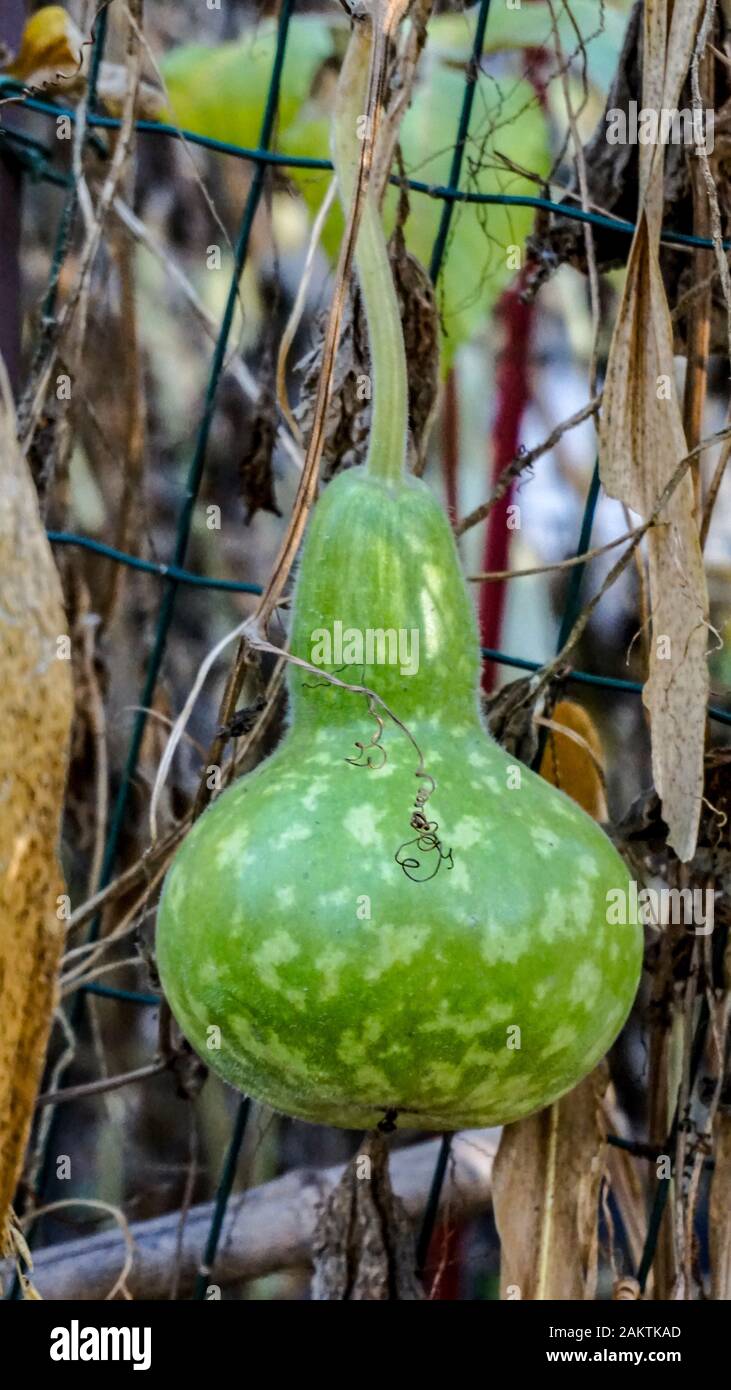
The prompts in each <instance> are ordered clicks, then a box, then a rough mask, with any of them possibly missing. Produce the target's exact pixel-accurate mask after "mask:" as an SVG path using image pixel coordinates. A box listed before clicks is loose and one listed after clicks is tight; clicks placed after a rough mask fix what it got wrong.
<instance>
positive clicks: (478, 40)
mask: <svg viewBox="0 0 731 1390" xmlns="http://www.w3.org/2000/svg"><path fill="white" fill-rule="evenodd" d="M490 3H491V0H481V3H480V10H479V14H478V16H477V24H476V26H475V37H474V39H473V41H472V52H471V54H470V61H469V63H468V65H467V71H466V74H465V83H464V94H463V96H462V110H461V111H460V113H459V125H458V126H457V139H456V140H455V142H454V151H453V154H452V166H451V168H450V171H449V185H448V186H449V188H450V189H452V188H453V189H455V190H457V189H458V188H459V181H460V179H461V177H462V161H463V159H464V151H465V145H466V143H467V135H468V133H469V129H470V120H471V117H472V107H473V106H474V103H475V91H476V88H477V78H478V77H479V74H480V59H481V57H482V50H483V47H484V43H485V29H486V28H487V21H488V19H489V17H490ZM456 201H457V199H456V198H452V197H450V198H447V199H446V200H445V203H444V207H443V208H442V215H441V217H440V219H439V227H438V229H437V234H436V237H435V239H434V247H433V249H432V256H431V262H430V265H429V276H430V278H431V282H432V284H433V285H436V283H437V280H438V279H439V272H440V270H441V268H442V261H443V260H444V253H445V251H446V249H447V238H448V236H449V228H450V226H451V225H452V216H453V214H454V204H455V202H456Z"/></svg>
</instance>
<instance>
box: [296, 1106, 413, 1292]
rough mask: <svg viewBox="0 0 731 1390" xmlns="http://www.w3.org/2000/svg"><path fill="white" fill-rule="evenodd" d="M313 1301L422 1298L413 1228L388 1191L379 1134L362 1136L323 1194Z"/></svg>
mask: <svg viewBox="0 0 731 1390" xmlns="http://www.w3.org/2000/svg"><path fill="white" fill-rule="evenodd" d="M313 1258H314V1266H315V1274H314V1279H313V1285H312V1297H313V1298H314V1299H316V1300H318V1301H326V1300H338V1301H363V1300H369V1301H370V1300H374V1301H378V1302H383V1301H385V1300H395V1301H400V1302H403V1301H413V1300H418V1299H423V1297H424V1291H423V1289H422V1287H421V1285H420V1283H419V1281H418V1279H417V1277H416V1273H415V1270H416V1248H415V1242H414V1232H413V1229H412V1226H411V1222H410V1221H409V1218H408V1216H407V1214H406V1209H405V1207H404V1205H403V1203H402V1202H401V1201H400V1199H399V1198H398V1197H396V1196H395V1195H394V1192H393V1189H392V1187H391V1180H390V1178H389V1173H388V1149H387V1147H386V1142H385V1140H384V1139H383V1137H382V1136H381V1135H380V1134H378V1133H374V1134H370V1135H368V1136H367V1137H366V1138H365V1139H364V1141H363V1143H362V1144H361V1146H360V1149H359V1151H358V1153H357V1154H356V1155H355V1158H353V1160H352V1161H351V1162H350V1163H349V1164H348V1167H347V1168H346V1169H345V1172H344V1173H343V1176H342V1178H341V1179H340V1182H339V1183H338V1184H337V1186H336V1187H335V1188H333V1191H332V1192H331V1193H330V1195H329V1196H328V1198H327V1199H326V1201H325V1203H324V1205H323V1207H322V1211H321V1213H320V1217H319V1220H318V1224H317V1229H316V1232H315V1236H314V1240H313Z"/></svg>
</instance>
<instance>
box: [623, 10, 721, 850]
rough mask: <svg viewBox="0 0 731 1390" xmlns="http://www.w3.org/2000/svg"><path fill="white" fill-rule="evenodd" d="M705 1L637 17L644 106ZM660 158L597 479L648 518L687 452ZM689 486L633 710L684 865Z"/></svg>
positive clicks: (698, 733)
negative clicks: (646, 734) (647, 738)
mask: <svg viewBox="0 0 731 1390" xmlns="http://www.w3.org/2000/svg"><path fill="white" fill-rule="evenodd" d="M703 7H704V0H676V4H675V6H674V9H673V14H672V24H671V26H670V32H669V33H668V26H667V0H648V3H647V4H646V6H645V32H644V55H645V58H644V64H643V105H644V106H654V107H656V108H657V109H659V108H660V107H666V108H672V107H674V106H675V105H676V103H677V100H678V99H679V94H680V89H681V87H682V83H683V79H684V77H685V75H686V73H687V70H688V65H689V63H690V57H691V52H692V47H693V42H694V38H695V32H696V29H697V26H698V22H699V19H700V15H701V12H702V10H703ZM663 162H664V161H663V147H662V145H659V144H658V145H655V146H642V147H641V150H640V196H641V199H642V207H641V212H640V216H639V219H638V225H637V230H636V232H635V236H634V240H633V244H632V249H631V252H630V257H629V262H628V266H627V277H626V281H625V287H624V292H623V295H622V302H621V304H620V308H619V313H618V315H617V322H616V324H615V328H614V335H613V338H612V345H611V349H610V354H609V361H608V365H607V379H606V385H605V389H604V399H603V405H602V412H601V422H600V430H599V447H600V460H601V477H602V482H603V484H604V487H605V488H606V490H607V492H608V493H609V494H610V496H612V497H618V498H619V499H620V500H621V501H623V502H625V503H626V504H627V506H628V507H631V508H632V510H633V511H635V512H638V513H639V515H640V516H643V517H647V516H648V515H649V514H650V513H651V512H652V510H653V507H654V505H655V503H656V501H657V498H658V497H659V495H660V494H661V492H662V490H663V488H664V487H665V485H666V484H667V482H668V481H669V479H670V478H671V476H672V474H673V472H674V470H675V469H676V468H677V466H678V463H679V462H680V460H681V459H682V458H683V457H684V455H685V454H686V452H687V445H686V439H685V435H684V432H683V425H682V416H681V411H680V404H679V402H678V398H677V390H676V384H675V377H674V363H673V329H672V323H671V319H670V312H669V308H668V303H667V297H666V294H665V288H664V285H663V281H662V275H661V272H660V263H659V236H660V227H661V221H662V210H663ZM694 505H695V502H694V493H693V484H692V480H691V477H690V474H687V475H686V476H685V477H684V478H683V480H682V482H681V483H680V485H679V486H678V487H677V488H676V489H675V492H674V493H673V495H672V497H671V499H670V501H669V502H668V504H667V506H666V508H665V510H664V511H663V513H662V515H661V518H660V520H661V522H662V524H661V525H658V526H656V527H654V528H653V529H652V530H651V532H650V533H649V537H648V550H649V569H650V597H651V608H652V624H653V633H652V642H651V645H650V669H649V674H648V680H647V683H646V685H645V689H644V693H643V699H644V702H645V705H646V707H647V709H648V711H649V715H650V727H651V734H652V767H653V774H654V778H655V784H656V786H657V790H658V793H659V795H660V798H661V800H662V805H663V814H664V817H665V820H666V821H667V824H668V827H669V835H668V840H669V843H670V845H671V846H672V848H673V849H674V850H675V852H676V853H677V855H678V856H679V858H680V859H681V860H683V861H684V862H685V861H687V860H689V859H691V858H692V856H693V852H694V849H695V845H696V839H697V835H698V821H699V816H700V811H701V797H702V791H703V754H704V745H705V725H706V705H707V702H708V689H709V683H708V666H707V660H706V650H707V645H708V628H707V623H708V594H707V590H706V580H705V574H704V570H703V557H702V552H701V548H700V543H699V539H698V525H697V519H696V517H695V514H694Z"/></svg>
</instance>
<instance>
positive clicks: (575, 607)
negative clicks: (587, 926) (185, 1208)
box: [0, 0, 731, 1299]
mask: <svg viewBox="0 0 731 1390" xmlns="http://www.w3.org/2000/svg"><path fill="white" fill-rule="evenodd" d="M490 5H491V0H480V4H479V9H478V12H477V18H476V22H475V31H474V41H473V45H472V52H471V56H470V59H469V62H468V63H467V64H466V67H465V87H464V96H463V101H462V106H461V110H460V113H459V119H458V123H457V128H456V132H455V140H454V146H453V151H454V152H453V158H452V164H451V169H450V178H449V183H448V185H446V186H440V185H433V184H429V183H425V182H422V181H419V180H416V179H411V178H399V177H397V176H393V177H392V179H391V182H392V183H394V184H396V185H398V186H404V185H405V186H406V187H407V188H408V189H409V190H411V191H413V192H415V193H418V194H422V195H424V196H427V197H430V198H436V199H439V200H441V201H442V202H443V204H444V206H443V209H442V213H441V217H440V220H439V226H438V230H437V235H436V238H435V242H434V247H433V252H432V256H431V260H430V267H429V269H430V276H431V279H432V282H433V283H434V284H435V285H436V283H437V281H438V279H439V275H440V272H441V269H442V266H443V263H444V259H445V256H446V253H447V246H448V238H449V231H450V225H451V220H452V216H453V212H454V207H455V204H457V203H478V204H486V205H489V204H498V205H502V206H518V207H530V208H535V209H540V210H544V211H549V212H553V213H556V214H558V215H560V216H561V217H566V218H570V219H575V220H577V221H580V222H585V223H589V224H591V225H593V226H596V227H601V228H605V229H607V230H611V231H614V232H617V233H619V234H621V235H626V236H631V235H632V233H633V232H634V230H635V226H634V223H632V222H629V221H626V220H624V219H621V218H616V217H612V216H609V215H605V214H603V213H598V212H594V211H591V210H589V209H586V208H583V207H580V206H577V205H574V204H572V203H571V202H560V203H559V202H556V201H554V200H553V199H551V198H549V197H547V196H538V195H536V196H531V195H511V194H502V193H500V194H497V193H495V194H488V193H479V192H474V191H470V190H465V189H462V188H460V187H459V183H460V178H461V173H462V164H463V157H464V151H465V145H466V140H467V135H468V131H469V124H470V116H471V112H472V106H473V102H474V96H475V89H476V85H477V81H478V78H479V74H480V63H481V57H482V52H483V47H484V40H485V33H486V29H487V24H488V21H489V14H490ZM294 9H295V0H281V5H280V9H279V15H278V20H277V28H276V44H275V52H274V58H273V63H272V69H271V76H270V81H269V87H268V93H267V98H266V102H265V106H264V111H263V114H262V121H261V128H260V135H259V144H258V146H257V147H255V148H248V147H245V146H240V145H235V144H232V143H229V142H226V141H223V140H217V139H213V138H211V137H208V136H204V135H201V134H199V133H196V132H194V131H191V130H185V129H181V128H180V127H178V126H175V125H171V124H167V123H164V122H157V121H150V120H138V121H136V122H135V127H136V130H137V132H139V133H140V134H144V135H147V134H149V135H157V136H161V135H162V136H168V137H170V138H172V139H176V140H184V141H186V142H189V143H190V144H194V145H199V146H202V147H203V148H205V149H207V150H210V151H212V152H215V153H218V154H222V155H227V156H231V157H234V158H237V159H242V160H246V161H248V162H249V163H252V164H253V165H254V166H255V170H254V176H253V178H252V181H251V184H250V187H249V191H248V195H247V199H246V203H245V206H244V210H243V214H242V217H241V222H240V226H239V232H238V236H237V240H236V243H235V250H234V265H233V272H232V275H231V280H230V285H229V290H228V295H227V299H226V305H225V310H224V313H223V317H222V320H221V326H220V331H219V333H218V336H217V339H216V342H215V346H214V350H213V355H212V358H211V363H210V368H209V374H208V382H207V387H206V392H205V399H204V406H203V412H202V415H201V418H200V422H199V426H198V432H197V437H196V441H195V446H194V449H193V455H192V459H191V463H190V467H189V470H188V475H187V480H186V485H185V489H184V492H183V496H182V499H181V503H180V509H179V512H178V517H177V524H176V532H175V542H174V546H173V552H172V556H171V559H170V562H169V563H168V564H155V563H153V562H150V561H147V560H143V559H141V558H139V557H136V556H133V555H130V554H127V553H126V552H124V551H120V550H117V549H115V548H114V547H112V546H109V545H106V544H105V543H104V542H101V541H98V540H95V539H93V538H91V537H87V536H81V535H77V534H75V533H72V532H64V531H50V532H49V539H50V540H51V542H52V543H53V544H55V545H59V546H62V545H63V546H78V547H83V548H85V549H87V550H90V551H93V552H95V553H96V554H98V555H101V556H104V557H106V558H107V559H109V560H110V561H112V562H113V563H118V564H122V565H126V566H128V567H130V568H132V569H135V570H139V571H142V572H144V573H148V574H152V575H155V576H157V577H158V578H159V579H160V581H161V582H162V583H163V585H164V593H163V597H162V601H161V603H160V608H159V613H158V617H157V623H156V627H155V632H154V639H153V643H152V648H151V652H150V656H149V659H148V661H147V666H146V671H145V679H144V683H143V687H142V690H141V693H140V697H139V701H138V705H137V713H136V715H135V720H134V724H133V728H132V734H131V738H130V742H129V746H128V750H127V756H126V760H125V763H124V767H123V771H122V775H121V780H120V784H119V788H118V791H117V795H116V799H115V802H114V806H113V810H112V815H111V820H110V826H109V833H108V836H107V840H106V846H105V853H104V859H103V865H102V871H101V875H100V881H99V890H100V891H101V890H103V889H104V888H106V887H107V886H108V885H109V884H110V882H111V878H112V873H113V869H114V865H115V862H116V858H117V852H118V849H119V844H120V838H121V834H122V830H123V827H124V824H125V816H126V813H127V809H128V803H129V795H130V790H131V787H132V782H133V778H134V776H135V771H136V768H137V763H138V759H139V755H140V749H141V745H142V739H143V735H144V732H145V726H146V722H147V715H148V711H149V709H150V708H151V706H152V704H153V699H154V695H155V691H156V688H157V684H158V679H159V675H160V670H161V666H162V662H163V659H164V656H165V651H166V647H167V641H168V636H169V633H170V627H171V623H172V620H173V615H174V611H175V606H176V601H177V597H178V594H179V592H180V589H181V587H184V586H194V587H196V588H199V589H206V590H212V591H215V590H225V591H228V592H234V593H243V594H260V593H261V588H260V586H258V585H256V584H251V583H238V582H236V581H233V580H225V579H216V578H209V577H206V576H203V575H198V574H194V573H192V572H191V571H189V570H187V569H186V568H185V558H186V553H187V550H188V543H189V538H190V533H191V526H192V521H193V515H194V510H195V507H196V503H197V500H198V496H199V492H200V487H201V482H202V479H203V475H204V470H205V466H206V454H207V448H208V442H209V435H210V430H211V425H212V421H213V417H214V412H215V408H216V403H217V395H218V389H219V384H220V381H221V377H222V373H223V371H224V368H225V357H226V350H227V346H228V341H229V337H230V333H231V328H232V323H233V319H234V311H235V307H236V303H237V299H238V294H239V282H240V279H241V275H242V273H243V271H244V268H245V266H246V263H247V259H248V254H249V245H250V238H251V231H252V226H253V222H254V217H255V215H256V212H257V209H258V207H259V204H260V202H261V198H262V194H263V192H264V190H265V187H266V178H267V173H268V171H269V169H271V168H288V169H292V168H297V169H312V170H329V169H331V168H332V165H331V163H330V161H329V160H324V159H309V158H305V157H300V156H293V155H288V154H286V153H282V152H279V151H277V150H275V149H273V148H272V147H271V146H272V140H273V135H274V130H275V124H276V118H277V111H278V104H279V94H280V88H281V80H282V70H283V66H284V60H285V55H286V49H287V41H288V37H289V29H290V21H291V19H292V15H293V12H294ZM107 13H108V11H107V7H106V5H105V6H103V7H102V8H101V9H100V11H99V13H98V16H97V19H96V23H95V27H94V34H93V46H92V57H91V63H90V73H89V83H88V91H87V103H86V109H85V112H84V116H83V119H84V122H85V127H86V129H85V131H84V137H85V140H86V141H87V142H92V143H94V144H95V145H96V147H97V150H98V152H100V153H101V154H106V149H105V146H104V144H103V142H100V141H99V139H98V137H97V136H95V135H94V134H93V132H94V131H95V130H100V131H103V130H117V129H119V127H120V124H121V123H120V121H119V120H118V119H116V118H114V117H111V116H107V115H104V114H102V113H100V112H99V111H98V110H97V109H96V105H97V102H96V91H97V83H98V75H99V70H100V65H101V62H102V58H103V54H104V48H105V42H106V35H107ZM0 90H1V91H2V93H3V94H4V95H5V96H8V97H13V96H15V97H17V99H18V101H19V103H20V104H22V105H24V106H26V107H27V108H28V109H30V110H32V111H36V112H39V113H42V114H44V115H46V116H49V117H54V118H57V117H59V116H66V117H68V119H69V120H70V121H72V122H76V121H77V120H78V119H79V113H78V112H77V111H76V110H75V109H73V108H69V107H66V106H63V105H60V104H56V103H54V102H50V101H45V100H43V99H41V98H39V97H36V96H33V95H31V94H29V93H28V91H27V89H25V88H24V87H23V85H22V84H20V83H17V82H15V81H12V80H9V79H0ZM2 143H4V144H5V145H6V146H10V147H11V149H12V152H13V154H14V155H15V157H16V159H18V160H19V161H20V162H21V164H22V165H23V166H24V167H25V169H26V170H27V172H28V174H29V176H30V177H32V178H34V179H43V180H46V181H48V182H51V183H54V184H58V185H60V186H63V187H66V188H67V189H68V196H67V199H66V201H65V204H64V208H63V210H62V213H61V217H60V220H59V225H58V229H57V235H56V242H55V248H54V253H53V258H52V263H51V271H50V277H49V284H48V290H47V294H46V299H45V302H44V305H43V314H42V322H43V323H48V322H49V321H50V320H51V319H52V315H53V310H54V306H55V301H56V294H57V287H58V283H59V277H60V273H61V269H62V266H63V263H64V259H65V256H66V253H67V251H68V249H69V245H70V242H71V238H72V233H73V226H74V221H75V214H76V207H77V193H76V187H75V181H74V177H73V174H67V173H64V172H63V171H60V170H58V169H56V168H54V165H53V151H52V149H51V148H50V147H49V146H47V145H46V144H45V143H44V142H43V141H41V140H39V139H37V138H35V137H32V136H28V135H27V134H24V133H22V132H18V131H11V130H8V129H0V148H2ZM663 240H664V241H665V242H666V243H667V244H671V245H679V246H686V247H689V248H692V247H713V245H714V243H713V242H712V241H711V240H708V239H705V238H703V237H697V236H693V235H691V234H688V233H683V232H680V231H676V230H673V229H665V230H664V231H663ZM724 245H725V246H726V247H727V248H729V249H731V242H725V243H724ZM598 497H599V482H598V471H597V470H595V473H594V477H593V480H592V483H591V486H590V488H589V492H588V495H587V499H586V505H585V509H584V515H583V519H582V524H581V531H580V535H579V538H578V545H577V550H576V555H577V556H581V555H584V554H585V552H586V550H587V549H588V547H589V544H590V540H591V532H592V527H593V522H594V515H595V510H596V506H597V501H598ZM585 568H586V565H585V563H579V564H577V565H576V566H575V568H574V570H573V573H572V578H571V582H570V585H569V588H568V593H567V597H566V602H565V607H564V611H563V615H562V619H561V625H560V633H561V635H560V639H559V650H560V648H561V646H562V644H563V640H564V638H565V636H566V635H567V634H568V633H569V631H570V630H571V627H572V625H573V623H574V621H575V619H576V617H577V614H578V611H579V601H580V595H581V586H582V580H583V577H584V572H585ZM482 654H483V657H484V658H485V659H487V660H490V661H495V662H498V663H501V664H504V665H507V666H510V667H515V668H517V669H520V670H525V671H536V670H539V669H540V667H539V664H538V663H537V662H532V661H528V660H526V659H524V658H521V657H517V656H510V655H508V654H507V653H505V652H502V651H498V650H494V649H492V648H487V647H484V648H483V649H482ZM565 679H566V680H568V681H571V682H575V683H578V684H584V685H590V686H598V687H600V688H603V689H606V690H613V691H618V692H628V693H632V694H639V693H640V692H641V690H642V686H641V685H640V684H639V683H638V682H634V681H630V680H622V679H619V678H613V677H610V676H600V675H594V674H592V673H589V672H585V671H577V670H573V669H571V670H567V671H566V674H565ZM709 715H710V716H711V717H712V718H713V719H715V720H717V721H719V722H720V723H723V724H731V711H728V710H724V709H721V708H717V707H711V708H710V709H709ZM100 924H101V913H98V914H97V915H96V916H95V918H94V919H93V921H92V923H91V926H90V929H89V940H94V939H95V938H96V936H97V935H98V933H99V930H100ZM86 994H93V995H98V996H101V997H104V998H109V999H116V1000H121V1001H124V1002H126V1003H129V1004H137V1005H141V1006H150V1007H158V1006H159V1005H160V998H159V996H158V995H156V994H147V993H144V992H140V991H134V990H125V989H117V988H115V987H113V986H109V985H103V984H99V983H96V982H92V983H87V984H84V985H81V986H80V987H79V989H78V991H77V993H76V995H75V999H74V1004H73V1005H72V1009H71V1021H72V1024H78V1022H79V1019H80V1017H81V1011H82V1009H83V1000H84V996H85V995H86ZM706 1015H707V1010H706ZM707 1024H708V1019H707V1016H706V1017H705V1018H703V1017H701V1019H700V1020H699V1024H698V1031H697V1034H696V1047H695V1056H696V1058H697V1059H699V1058H700V1052H701V1050H702V1040H703V1037H704V1036H705V1029H706V1028H707ZM696 1064H697V1063H696ZM249 1114H250V1105H249V1101H248V1098H247V1097H242V1098H241V1100H240V1101H239V1104H238V1107H237V1111H236V1116H235V1120H234V1125H233V1129H232V1134H231V1138H230V1141H229V1145H228V1149H227V1152H226V1155H225V1158H224V1162H223V1166H222V1171H221V1177H220V1180H219V1184H218V1187H217V1190H216V1195H215V1200H214V1205H213V1215H212V1219H211V1224H210V1229H209V1233H208V1238H207V1241H206V1246H205V1251H204V1253H203V1256H202V1260H201V1265H200V1268H199V1273H198V1278H197V1280H196V1285H195V1291H194V1298H196V1299H204V1298H205V1297H206V1291H207V1288H208V1286H209V1280H210V1278H211V1275H212V1273H213V1272H214V1268H215V1260H216V1254H217V1248H218V1241H219V1237H220V1233H221V1229H222V1225H223V1221H224V1217H225V1213H226V1208H227V1204H228V1201H229V1197H230V1195H231V1192H232V1189H233V1184H234V1181H235V1175H236V1167H237V1162H238V1158H239V1155H240V1151H241V1146H242V1144H243V1141H244V1137H245V1134H246V1128H247V1120H248V1117H249ZM677 1124H678V1116H677V1114H676V1116H675V1118H674V1121H673V1129H672V1130H671V1134H670V1136H669V1138H668V1145H667V1151H668V1152H672V1150H671V1148H670V1143H671V1139H672V1134H673V1133H674V1131H675V1129H676V1128H677ZM52 1132H53V1131H52V1126H51V1127H49V1131H48V1133H47V1136H46V1143H45V1150H46V1158H47V1157H48V1153H49V1151H50V1144H51V1139H52ZM609 1138H610V1142H614V1143H616V1144H618V1145H620V1146H621V1147H625V1148H631V1149H633V1151H634V1152H636V1153H639V1152H640V1150H641V1148H642V1146H641V1145H635V1146H633V1145H631V1144H629V1143H628V1142H627V1141H623V1140H621V1139H619V1138H618V1137H617V1136H609ZM449 1151H450V1136H445V1137H444V1139H443V1142H442V1146H441V1149H440V1154H439V1158H438V1161H437V1166H436V1169H435V1174H434V1179H433V1182H432V1187H431V1192H430V1195H429V1200H428V1202H427V1207H426V1212H425V1216H424V1219H423V1224H422V1229H421V1233H420V1236H419V1241H418V1263H419V1268H420V1269H421V1270H423V1268H424V1266H425V1264H426V1261H427V1257H428V1252H429V1247H430V1243H431V1238H432V1234H433V1230H434V1225H435V1222H436V1220H437V1214H438V1209H439V1199H440V1193H441V1188H442V1184H443V1182H444V1178H445V1175H446V1172H447V1167H448V1159H449ZM645 1156H646V1155H645ZM47 1167H48V1165H47V1162H46V1163H45V1164H44V1165H43V1168H42V1171H41V1179H40V1184H39V1188H40V1191H41V1193H42V1190H43V1186H44V1183H45V1180H46V1178H47V1176H48V1175H47ZM669 1185H670V1180H669V1179H668V1180H667V1182H666V1183H665V1184H660V1185H659V1187H658V1190H657V1195H656V1198H655V1203H654V1207H653V1210H652V1211H651V1213H650V1219H649V1222H648V1231H647V1239H646V1242H645V1248H644V1251H643V1254H642V1259H641V1261H640V1266H639V1270H638V1276H639V1279H640V1283H641V1285H642V1287H643V1288H644V1285H645V1281H646V1278H647V1275H648V1272H649V1270H650V1267H651V1264H652V1260H653V1255H654V1249H655V1245H656V1242H657V1239H658V1234H659V1229H660V1221H661V1218H662V1212H663V1209H664V1205H665V1202H666V1200H667V1195H668V1190H669ZM11 1296H14V1297H19V1296H20V1289H19V1285H18V1282H17V1281H16V1283H15V1286H14V1288H13V1290H12V1291H11Z"/></svg>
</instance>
